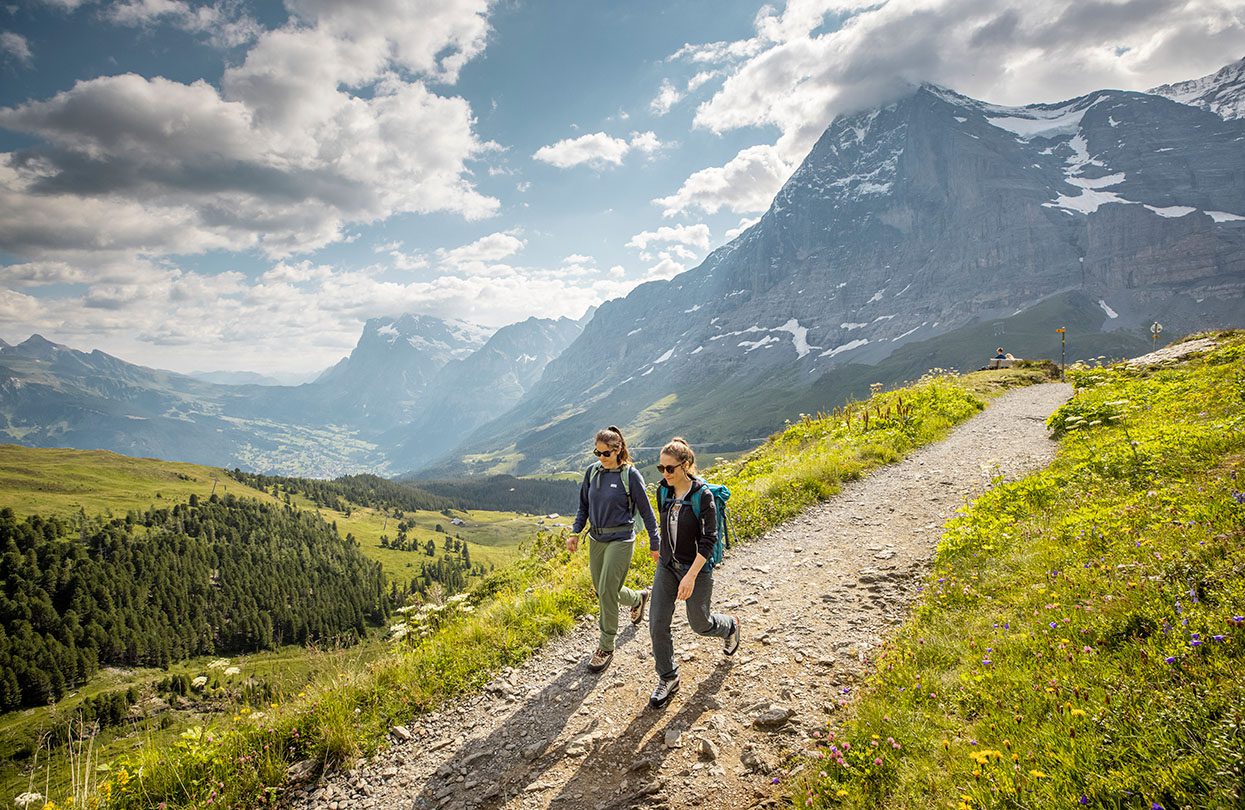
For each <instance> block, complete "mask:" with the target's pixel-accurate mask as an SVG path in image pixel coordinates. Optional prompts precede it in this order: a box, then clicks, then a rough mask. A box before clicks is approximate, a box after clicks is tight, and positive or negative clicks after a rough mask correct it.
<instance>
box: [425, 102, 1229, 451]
mask: <svg viewBox="0 0 1245 810" xmlns="http://www.w3.org/2000/svg"><path fill="white" fill-rule="evenodd" d="M1241 140H1245V122H1242V121H1239V120H1236V119H1225V118H1222V117H1220V116H1218V115H1215V114H1214V113H1212V112H1211V111H1209V110H1207V109H1203V108H1201V107H1199V106H1197V105H1195V104H1183V103H1178V102H1175V101H1172V100H1171V99H1168V98H1166V97H1163V96H1155V95H1149V94H1144V93H1133V92H1126V91H1116V90H1098V91H1094V92H1092V93H1087V94H1084V95H1082V96H1079V97H1077V98H1074V99H1069V100H1066V101H1063V102H1057V103H1050V104H1036V105H1026V106H1023V107H1003V106H1000V105H993V104H988V103H986V102H981V101H977V100H975V99H971V98H969V97H967V96H963V95H960V94H958V93H955V92H954V91H949V90H947V89H945V88H938V87H936V86H932V85H922V86H920V87H917V88H916V89H915V90H914V91H913V92H912V93H911V94H910V95H908V96H906V97H904V98H902V99H900V100H898V101H895V102H892V103H890V104H887V105H884V106H882V107H879V108H876V109H873V110H866V111H862V112H858V113H855V114H852V115H844V116H840V117H838V118H836V119H835V120H834V121H833V122H832V123H831V125H830V126H829V127H827V129H826V131H825V132H824V133H823V134H822V136H821V137H820V138H819V139H818V141H817V143H816V144H815V145H814V147H813V148H812V150H811V151H810V153H809V155H808V157H807V158H806V159H805V161H804V162H803V163H802V164H801V165H800V167H799V168H797V170H796V171H795V173H793V175H792V177H791V178H790V179H789V180H788V181H787V182H786V183H785V184H784V185H783V187H782V189H781V190H780V191H779V192H778V194H777V195H776V196H775V198H774V201H773V203H772V204H771V206H770V207H769V209H768V210H767V211H766V212H765V213H764V214H763V215H762V217H761V219H760V220H759V221H758V222H757V223H756V224H754V225H753V226H752V227H750V228H749V229H748V230H746V231H745V232H744V233H742V234H741V235H739V236H738V237H736V238H735V239H734V240H733V241H732V242H730V243H728V244H726V245H723V246H722V247H720V248H718V249H716V250H714V251H713V252H711V253H710V254H709V256H708V257H707V258H706V259H705V260H704V262H702V264H701V265H699V266H697V267H696V268H693V269H691V270H689V271H687V272H685V273H683V274H681V275H679V276H676V277H675V278H674V279H672V280H671V281H668V282H660V281H659V282H650V283H648V284H644V285H641V286H639V287H637V288H636V289H635V290H633V291H632V292H631V293H630V294H629V295H628V296H627V297H625V298H624V299H618V300H615V301H611V302H607V303H605V304H603V305H602V306H601V308H600V310H599V311H598V312H597V314H596V315H595V316H594V318H593V320H592V322H591V323H589V324H588V326H587V327H586V328H585V330H584V332H583V334H582V335H581V337H580V338H579V339H578V340H577V341H576V342H575V343H573V344H572V345H571V346H570V347H568V348H567V350H566V352H564V353H563V355H562V356H561V357H559V358H558V360H556V361H554V362H552V363H550V365H549V367H548V369H547V370H546V375H545V378H544V379H542V381H541V382H540V383H539V384H538V385H537V386H535V387H534V388H533V389H532V391H531V392H530V393H529V394H528V395H527V396H526V397H525V398H524V400H522V401H521V402H520V403H519V405H517V406H516V409H515V410H514V411H513V412H511V413H510V414H507V415H505V416H504V417H502V418H501V419H500V420H499V422H498V424H497V425H495V426H488V425H486V426H484V427H483V428H481V429H480V430H479V431H477V432H476V433H475V434H473V435H472V436H471V437H470V438H469V439H468V440H467V441H466V442H464V443H463V444H462V445H460V447H459V448H457V449H456V450H455V451H454V453H453V454H451V455H450V456H447V457H446V458H444V459H442V460H441V461H440V462H438V464H437V465H435V466H434V471H433V472H440V473H441V474H445V473H446V472H447V471H449V470H451V469H454V468H456V467H459V466H461V465H462V464H463V463H464V459H468V458H470V459H472V460H473V461H472V463H471V464H469V465H468V469H474V470H476V471H478V472H503V471H505V472H530V471H537V470H544V471H547V470H555V469H562V468H564V467H570V466H575V465H576V464H578V461H576V460H575V459H577V458H578V455H579V454H578V451H576V450H574V448H576V447H577V446H579V445H585V444H586V441H587V439H586V438H585V437H589V436H590V435H591V433H592V432H593V431H594V430H595V429H596V428H597V427H599V426H600V425H602V424H609V423H615V424H623V423H624V422H626V421H627V417H628V415H634V418H632V419H631V422H630V427H631V429H632V430H635V431H638V434H637V435H636V437H635V440H636V441H643V442H644V443H647V444H654V443H656V444H660V441H659V437H650V436H649V435H648V434H649V432H650V431H652V430H654V429H655V427H656V426H658V425H660V426H661V428H662V429H664V430H667V431H677V432H679V433H682V434H683V435H688V436H689V437H690V438H693V440H694V441H695V440H696V439H699V440H702V441H703V440H707V439H710V438H712V439H714V440H715V441H722V440H728V441H729V440H742V439H743V438H744V436H743V432H742V431H741V432H740V434H739V435H733V434H731V433H729V428H727V429H728V433H727V434H725V435H722V434H720V433H719V434H714V435H712V436H710V435H708V432H707V431H705V430H702V428H701V427H700V423H701V422H703V419H701V418H700V417H695V418H693V414H702V415H703V412H704V410H705V409H704V408H699V409H698V408H697V405H696V401H698V400H703V397H704V394H703V392H704V391H706V390H707V388H706V386H713V389H712V390H713V391H714V392H715V393H721V394H722V395H723V396H724V398H725V399H726V400H727V401H729V399H730V397H732V396H735V397H740V396H749V393H748V392H749V391H750V389H752V388H755V387H756V386H765V387H766V388H767V389H768V390H769V391H771V392H772V393H773V396H772V397H771V402H770V404H769V405H763V404H762V403H760V402H756V401H753V403H752V404H751V405H750V406H749V409H750V410H751V411H753V412H755V411H756V410H757V409H761V408H767V409H768V412H767V413H766V414H764V415H763V416H765V418H768V420H769V421H768V424H769V425H770V429H771V430H772V429H774V428H776V427H778V426H779V425H780V424H781V422H782V418H783V417H790V416H793V415H794V413H795V412H796V411H795V408H796V403H797V402H805V401H806V400H807V392H808V391H810V390H811V389H812V388H813V387H814V385H816V386H817V387H818V388H819V390H821V391H823V392H824V393H827V394H829V395H832V396H842V395H846V394H847V393H848V391H847V389H845V388H843V387H841V386H836V385H834V384H833V381H834V380H835V378H836V377H842V376H843V375H842V373H841V369H842V368H843V367H844V366H845V365H847V364H862V363H863V364H877V363H880V362H882V361H884V360H885V359H886V358H887V357H889V356H890V355H891V354H892V353H893V352H894V351H895V350H896V349H898V348H899V347H901V346H902V345H904V344H905V343H910V342H912V341H917V340H930V339H937V338H939V337H940V336H941V335H945V334H947V333H949V332H953V331H954V330H957V329H960V328H962V327H965V326H967V325H969V324H971V323H974V322H977V323H981V322H987V321H994V320H997V319H1000V318H1004V319H1005V318H1007V317H1009V316H1013V315H1019V314H1021V313H1023V312H1024V311H1026V310H1030V309H1035V308H1040V305H1041V303H1042V302H1043V301H1047V300H1050V299H1052V297H1053V296H1057V295H1060V294H1073V293H1075V294H1076V295H1078V296H1080V300H1083V301H1085V302H1087V303H1089V304H1090V305H1093V304H1097V306H1098V308H1099V309H1100V310H1101V314H1102V315H1103V316H1104V317H1103V323H1102V324H1100V325H1099V326H1098V327H1097V328H1096V330H1095V332H1094V333H1093V334H1086V335H1078V336H1077V338H1078V339H1077V342H1076V343H1075V344H1074V348H1073V357H1076V356H1096V355H1097V354H1099V353H1101V352H1102V351H1103V350H1105V348H1106V347H1109V346H1113V345H1116V346H1120V345H1123V344H1127V345H1129V346H1130V347H1132V348H1136V347H1137V346H1138V345H1139V344H1141V343H1142V342H1143V340H1144V337H1145V335H1146V330H1147V329H1148V327H1149V324H1150V323H1151V322H1152V321H1153V320H1156V319H1157V320H1163V321H1164V323H1165V324H1166V325H1167V328H1168V329H1169V330H1170V332H1169V334H1174V333H1181V332H1188V331H1194V330H1197V329H1200V328H1206V327H1208V326H1212V325H1224V326H1226V325H1232V324H1233V323H1236V322H1238V321H1239V320H1240V319H1241V307H1240V299H1241V297H1242V295H1243V294H1245V227H1242V226H1241V225H1240V224H1239V223H1241V222H1245V216H1243V215H1245V182H1234V178H1237V179H1241V180H1245V159H1243V158H1242V150H1241V149H1240V148H1239V142H1240V141H1241ZM905 296H906V298H905ZM1108 299H1109V300H1108ZM693 302H696V303H693ZM1076 306H1080V305H1079V304H1077V305H1076ZM1052 309H1053V310H1054V311H1058V310H1060V307H1053V308H1052ZM1078 311H1079V310H1078ZM1052 317H1053V316H1052ZM1082 321H1084V322H1087V321H1085V319H1084V318H1082ZM657 323H661V324H665V325H667V326H668V325H669V324H672V323H674V324H680V325H682V326H684V327H685V329H684V330H683V332H682V333H678V331H677V330H671V329H668V328H666V329H660V330H654V329H652V328H651V325H652V324H657ZM1061 325H1063V324H1061V323H1059V322H1055V321H1052V322H1051V323H1049V324H1048V325H1047V326H1048V327H1049V330H1050V333H1051V334H1052V335H1053V334H1054V329H1055V328H1056V327H1057V326H1061ZM1116 334H1119V335H1122V336H1127V339H1124V340H1123V341H1121V339H1120V338H1117V337H1114V336H1113V335H1116ZM621 335H626V336H627V337H626V339H625V340H624V339H620V338H619V337H617V336H621ZM996 340H997V339H995V338H990V339H987V340H986V341H985V343H984V344H983V345H982V347H981V348H980V350H979V351H980V357H981V361H982V362H984V359H985V357H986V356H987V354H988V353H989V352H990V351H991V350H992V349H993V346H994V345H995V344H996ZM999 342H1004V341H999ZM1013 348H1017V349H1019V350H1020V351H1019V352H1018V353H1021V354H1031V353H1032V352H1031V351H1030V349H1031V348H1032V347H1018V346H1017V347H1013ZM948 354H949V355H955V356H958V357H960V358H962V357H963V354H962V352H960V351H959V350H956V351H954V352H949V353H948ZM745 358H746V359H745ZM938 358H939V353H938V352H937V351H935V352H933V354H932V359H933V360H935V361H936V362H935V363H934V364H936V365H946V364H948V363H947V362H938ZM944 360H945V358H944ZM656 372H660V373H656ZM671 380H674V381H677V382H676V383H671V382H669V381H671ZM581 381H586V382H581ZM882 381H883V382H895V381H897V380H892V379H884V380H882ZM853 384H854V383H853ZM698 394H699V396H698ZM753 400H755V398H753ZM833 403H834V400H833V399H832V400H830V401H829V402H827V403H826V404H827V405H829V404H833ZM681 413H682V414H684V415H686V417H687V418H685V419H683V420H680V419H679V418H678V416H679V414H681ZM740 415H741V417H747V418H741V422H745V423H747V424H750V425H752V426H754V427H755V426H756V425H757V424H759V422H761V421H763V420H758V419H755V418H752V417H753V416H754V415H755V413H744V414H740ZM516 435H517V436H518V437H519V438H518V439H517V440H515V439H513V437H514V436H516ZM492 448H501V449H492ZM430 474H431V473H430Z"/></svg>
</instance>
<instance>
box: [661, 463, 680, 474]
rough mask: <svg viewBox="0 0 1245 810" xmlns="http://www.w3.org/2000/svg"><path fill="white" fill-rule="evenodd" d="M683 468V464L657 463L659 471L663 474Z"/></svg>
mask: <svg viewBox="0 0 1245 810" xmlns="http://www.w3.org/2000/svg"><path fill="white" fill-rule="evenodd" d="M681 469H683V465H682V464H671V465H670V466H669V467H667V466H665V465H664V464H658V465H657V472H659V473H661V474H662V475H665V474H666V473H671V474H673V473H674V471H675V470H681Z"/></svg>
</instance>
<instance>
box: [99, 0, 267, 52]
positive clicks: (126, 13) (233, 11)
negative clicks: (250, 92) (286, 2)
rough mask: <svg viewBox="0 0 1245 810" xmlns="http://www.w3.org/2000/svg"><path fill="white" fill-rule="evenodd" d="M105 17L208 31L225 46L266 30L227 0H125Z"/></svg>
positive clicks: (120, 21) (131, 23) (134, 23)
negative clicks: (203, 1)
mask: <svg viewBox="0 0 1245 810" xmlns="http://www.w3.org/2000/svg"><path fill="white" fill-rule="evenodd" d="M105 16H106V17H107V18H108V19H109V20H111V21H112V22H114V23H116V24H118V25H128V26H149V25H153V24H156V23H168V24H170V25H172V26H174V27H175V28H179V29H181V30H183V31H189V32H191V33H195V34H207V35H208V37H209V39H210V40H211V41H212V42H213V43H214V44H216V45H219V46H222V47H235V46H238V45H243V44H246V43H247V42H252V41H254V40H255V39H256V38H257V37H258V36H259V35H260V34H261V33H263V27H262V26H261V25H260V24H259V23H258V22H256V21H255V19H254V18H253V17H251V16H250V15H249V14H246V13H245V12H243V11H240V10H239V8H238V4H237V3H235V2H227V0H218V1H217V2H215V3H212V4H211V5H200V6H191V5H190V3H187V2H185V0H124V2H120V3H116V4H115V5H112V6H110V7H109V8H108V10H107V11H106V12H105Z"/></svg>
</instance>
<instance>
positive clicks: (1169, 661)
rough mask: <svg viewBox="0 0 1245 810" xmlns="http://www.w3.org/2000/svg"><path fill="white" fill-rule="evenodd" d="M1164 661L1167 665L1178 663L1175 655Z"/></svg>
mask: <svg viewBox="0 0 1245 810" xmlns="http://www.w3.org/2000/svg"><path fill="white" fill-rule="evenodd" d="M1163 660H1164V661H1166V662H1167V663H1169V664H1174V663H1176V657H1175V656H1174V655H1169V656H1167V657H1166V658H1164V659H1163Z"/></svg>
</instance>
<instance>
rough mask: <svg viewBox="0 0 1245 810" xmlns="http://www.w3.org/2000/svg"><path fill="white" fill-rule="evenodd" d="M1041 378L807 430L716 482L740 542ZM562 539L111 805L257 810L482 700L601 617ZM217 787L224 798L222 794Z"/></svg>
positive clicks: (927, 394)
mask: <svg viewBox="0 0 1245 810" xmlns="http://www.w3.org/2000/svg"><path fill="white" fill-rule="evenodd" d="M1041 379H1044V375H1043V374H1042V373H1041V372H1037V371H1031V370H1016V371H1007V372H994V373H991V374H986V375H970V376H969V377H966V378H959V379H954V378H949V377H945V376H944V377H938V378H936V379H925V380H922V381H921V382H920V383H918V384H916V385H915V386H913V387H912V388H911V389H909V390H907V391H904V392H901V393H900V392H892V393H888V394H884V395H880V396H878V397H876V398H874V399H873V400H872V401H870V402H869V403H860V404H857V405H855V406H853V408H852V409H851V410H850V411H849V412H846V413H836V414H833V415H825V416H824V417H823V418H813V419H808V420H802V421H801V422H800V423H799V424H797V425H793V426H792V427H791V428H790V429H789V430H788V431H786V432H784V433H783V434H779V435H777V436H775V437H773V438H772V439H771V440H770V441H769V442H767V443H766V444H765V445H764V446H762V447H761V448H758V449H757V450H755V451H753V452H752V453H749V454H748V455H747V456H745V457H744V458H743V459H739V460H735V461H731V462H726V463H724V464H723V465H722V466H720V467H718V468H716V469H712V470H710V471H709V472H708V474H709V476H710V477H711V478H713V480H717V481H723V482H726V483H728V484H729V485H730V486H731V487H732V489H733V491H734V493H735V494H734V496H733V497H732V500H731V504H732V510H733V512H734V515H735V524H734V525H735V528H736V533H737V537H738V538H739V539H746V538H748V537H751V536H755V535H756V534H758V533H760V532H761V531H764V529H766V528H768V527H770V526H773V525H775V524H776V523H778V522H780V521H781V520H783V519H785V517H786V516H787V512H786V509H784V510H774V509H771V508H768V507H767V504H772V503H773V502H774V499H773V498H772V497H770V496H769V493H771V492H773V491H776V490H782V491H783V492H784V498H783V501H784V504H787V505H789V506H790V508H793V509H798V508H799V507H801V506H803V505H807V504H811V503H813V502H815V501H816V500H818V499H820V498H822V497H825V495H826V494H827V493H829V492H832V491H834V489H835V488H836V487H837V486H838V483H839V482H840V481H841V480H844V479H847V478H852V477H855V476H858V475H860V474H862V473H863V472H864V471H866V470H868V469H869V468H871V467H874V466H877V465H879V464H883V463H886V462H887V461H890V460H894V459H896V458H899V457H901V456H902V455H903V454H904V453H906V452H907V451H908V450H910V449H911V448H913V447H915V446H917V445H919V444H922V443H925V442H928V441H933V440H936V439H937V438H939V437H941V436H942V435H944V434H945V432H946V431H947V430H948V429H949V428H950V426H952V425H954V424H956V423H958V422H960V421H963V420H964V419H966V418H968V417H969V416H971V415H972V414H973V413H976V412H977V411H978V410H979V409H980V408H982V407H984V406H985V401H986V399H988V398H989V396H991V395H993V394H994V393H997V392H998V391H1000V390H1002V389H1004V388H1006V387H1009V386H1014V385H1024V384H1028V383H1032V382H1036V381H1038V380H1041ZM901 398H902V399H903V400H904V402H905V403H907V405H908V407H910V408H911V410H910V411H909V412H908V414H907V416H906V417H904V418H901V417H900V415H899V414H898V413H897V411H898V408H897V405H898V400H899V399H901ZM866 409H867V410H868V411H869V412H870V414H871V417H872V418H871V421H870V430H869V431H867V432H866V431H864V430H863V424H864V423H863V421H862V419H861V416H862V414H863V413H864V412H865V410H866ZM888 412H889V414H890V418H886V416H885V414H887V413H888ZM562 541H563V535H562V534H561V533H558V534H546V535H544V536H542V537H539V538H537V540H536V541H535V544H534V545H533V547H532V548H530V549H529V551H528V553H527V554H526V555H524V556H523V557H522V558H521V559H520V560H519V561H518V562H517V563H516V564H515V565H513V566H511V567H509V568H507V569H506V570H505V571H504V572H499V573H498V574H496V575H494V576H493V577H490V578H488V579H486V580H485V581H484V582H483V583H481V585H480V586H478V587H477V588H476V589H475V591H474V592H473V593H472V595H471V596H470V598H469V599H468V600H467V601H466V602H461V603H453V604H450V605H448V606H446V607H445V608H442V609H437V610H434V611H431V612H429V611H425V612H423V613H420V614H412V615H411V617H410V619H409V630H410V632H409V635H408V639H409V642H407V643H404V644H401V645H399V646H397V647H395V649H394V650H393V651H392V652H391V653H389V654H386V655H384V656H382V657H380V658H378V659H376V660H375V661H373V662H372V663H370V664H369V665H368V666H366V667H362V668H358V667H356V668H343V669H342V670H341V671H340V672H339V673H338V674H337V675H336V676H335V677H332V678H324V679H322V680H320V681H319V682H318V683H316V684H315V685H314V686H312V687H309V688H308V689H307V690H306V693H307V694H306V696H305V697H302V698H298V699H294V700H291V701H289V702H288V703H287V704H286V705H285V706H283V707H282V708H281V709H280V710H279V711H273V712H269V713H268V714H267V716H266V717H265V718H264V719H263V720H262V722H256V721H254V720H250V719H243V720H241V721H240V722H228V721H224V720H221V721H219V722H217V723H215V724H214V725H213V726H212V729H211V733H212V734H213V739H214V742H213V743H211V744H209V745H204V744H202V743H201V742H198V741H193V740H191V741H183V742H179V743H178V745H177V746H176V747H174V748H172V749H170V748H168V747H163V748H162V747H160V746H156V745H149V746H145V747H144V748H143V749H142V750H141V751H139V752H136V753H135V754H133V755H131V756H129V757H127V758H125V759H124V760H120V761H117V762H116V763H114V764H115V766H116V767H115V768H114V771H113V773H117V772H118V771H117V769H119V768H121V767H124V768H126V769H127V774H132V773H135V772H136V771H137V770H138V769H139V768H141V769H142V774H143V776H142V780H141V784H137V785H136V784H134V783H131V784H130V785H129V786H128V787H126V788H125V790H124V791H118V792H115V793H113V794H112V806H116V807H147V806H150V805H151V804H152V803H153V802H158V801H165V802H167V803H168V806H169V807H203V806H207V800H208V799H209V798H211V799H212V806H213V807H219V806H226V807H254V806H256V805H257V804H258V803H259V802H260V801H261V799H262V798H263V797H264V796H266V795H268V791H269V788H271V787H274V786H278V785H280V784H281V783H282V782H283V781H284V779H285V774H286V769H287V768H288V766H289V765H290V764H291V763H293V762H295V761H297V760H301V759H304V758H309V759H313V760H315V761H317V762H320V763H325V764H327V765H328V766H329V767H334V766H337V765H339V764H341V763H343V762H348V761H349V760H350V759H352V758H353V757H355V756H357V755H358V754H359V753H361V752H367V751H371V750H374V749H375V748H376V747H377V746H378V745H380V744H381V742H382V741H383V740H384V738H385V734H386V732H387V730H388V728H389V727H390V726H391V725H392V724H394V723H403V722H407V721H409V720H410V718H411V717H412V715H417V714H419V713H420V712H424V711H428V710H431V709H433V708H435V707H437V706H439V705H440V704H442V703H444V702H445V701H446V700H449V699H451V698H453V697H455V696H456V695H460V694H463V693H466V692H470V691H471V690H473V689H476V688H478V687H479V686H481V685H482V684H483V683H485V682H486V681H487V680H488V679H489V678H490V677H491V676H492V673H494V672H496V671H497V670H498V669H500V668H501V667H503V666H507V665H514V664H517V663H519V662H521V661H522V660H523V659H525V658H526V657H527V656H528V655H529V654H530V653H531V651H532V650H534V649H535V648H537V647H538V646H539V645H540V644H541V643H543V642H544V641H545V640H546V639H547V638H549V637H550V636H551V635H553V634H555V633H560V632H563V631H565V630H566V629H568V628H569V627H571V626H572V625H573V624H574V622H575V620H576V617H577V616H579V615H582V614H584V613H587V612H591V611H593V610H594V609H595V608H594V605H595V599H594V598H593V596H592V590H591V584H590V582H589V580H588V576H587V571H586V568H587V560H586V544H585V546H584V547H582V548H581V549H580V551H579V552H578V553H577V554H575V555H570V554H568V553H567V552H565V551H564V550H561V549H562ZM645 548H646V547H645V544H644V543H643V542H642V541H641V542H637V544H636V557H635V559H634V561H633V568H632V574H631V579H632V581H633V583H639V582H643V581H645V580H646V579H648V578H651V574H652V562H651V560H650V559H649V558H648V555H647V553H646V552H645ZM467 608H470V612H468V611H467ZM212 785H216V786H218V787H217V792H216V793H215V794H213V791H212V789H211V787H210V786H212ZM221 786H223V787H221Z"/></svg>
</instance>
